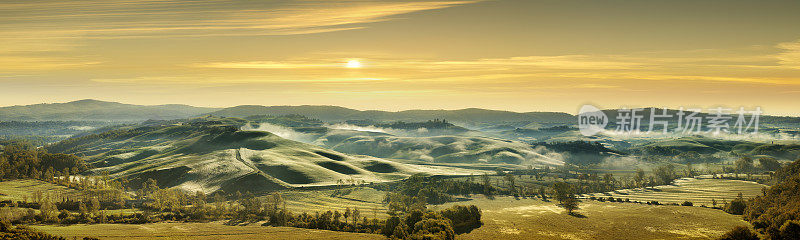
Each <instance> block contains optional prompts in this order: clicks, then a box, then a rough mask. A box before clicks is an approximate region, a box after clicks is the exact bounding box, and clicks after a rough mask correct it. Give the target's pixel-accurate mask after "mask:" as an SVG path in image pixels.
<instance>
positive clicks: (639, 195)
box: [583, 177, 766, 207]
mask: <svg viewBox="0 0 800 240" xmlns="http://www.w3.org/2000/svg"><path fill="white" fill-rule="evenodd" d="M763 187H766V185H762V184H759V183H755V182H748V181H741V180H727V179H712V178H707V177H706V178H702V177H701V178H682V179H678V180H675V182H673V184H672V185H665V186H656V187H652V188H637V189H623V190H617V191H613V192H607V193H594V194H584V195H583V197H591V196H595V197H614V198H623V199H625V198H628V199H630V200H631V201H641V202H646V201H658V202H659V203H682V202H684V201H690V202H692V203H694V205H696V206H700V205H706V206H709V207H710V206H712V201H711V200H712V199H714V200H716V201H717V206H720V205H721V204H722V203H723V201H731V200H733V199H734V198H736V196H737V195H738V194H739V193H742V195H743V196H744V197H745V198H750V197H755V196H758V195H760V194H761V188H763Z"/></svg>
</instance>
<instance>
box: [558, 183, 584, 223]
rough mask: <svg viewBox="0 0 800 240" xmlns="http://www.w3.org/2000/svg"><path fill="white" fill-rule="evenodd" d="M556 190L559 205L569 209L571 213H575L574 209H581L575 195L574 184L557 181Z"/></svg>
mask: <svg viewBox="0 0 800 240" xmlns="http://www.w3.org/2000/svg"><path fill="white" fill-rule="evenodd" d="M553 188H554V189H555V192H556V201H558V206H559V207H562V208H564V209H566V210H567V213H568V214H569V215H574V211H575V210H577V209H579V208H578V203H579V200H578V198H577V197H575V190H574V188H573V186H572V185H571V184H569V183H565V182H557V183H555V184H554V185H553Z"/></svg>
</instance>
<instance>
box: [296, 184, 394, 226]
mask: <svg viewBox="0 0 800 240" xmlns="http://www.w3.org/2000/svg"><path fill="white" fill-rule="evenodd" d="M332 193H333V191H332V190H321V191H286V192H282V194H283V197H284V198H285V199H286V209H288V210H289V211H291V212H294V213H295V214H297V213H302V212H307V213H309V214H313V213H314V212H315V211H320V212H325V211H328V210H331V211H334V210H338V211H339V212H344V211H345V209H346V208H348V207H349V208H351V209H353V208H354V207H357V208H358V209H359V211H361V216H363V217H367V218H381V219H384V218H387V217H388V216H389V215H387V214H386V210H387V209H386V207H385V206H383V204H382V203H381V202H380V200H382V199H383V194H384V193H383V192H380V191H375V190H373V189H360V190H356V191H354V192H352V193H351V194H348V195H346V196H342V197H332V196H331V194H332ZM379 199H380V200H379Z"/></svg>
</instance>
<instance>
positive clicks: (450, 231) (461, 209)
mask: <svg viewBox="0 0 800 240" xmlns="http://www.w3.org/2000/svg"><path fill="white" fill-rule="evenodd" d="M481 225H483V223H482V222H481V212H480V210H479V209H478V207H476V206H475V205H470V206H458V205H456V206H454V207H452V208H448V209H445V210H442V211H428V210H423V209H415V210H412V211H410V212H405V213H402V214H398V215H394V216H391V217H390V218H389V219H387V220H386V221H385V223H384V225H383V228H382V229H381V234H383V235H385V236H387V237H389V238H392V239H441V240H452V239H455V235H456V234H461V233H467V232H470V231H472V229H475V228H478V227H480V226H481Z"/></svg>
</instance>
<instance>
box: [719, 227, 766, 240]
mask: <svg viewBox="0 0 800 240" xmlns="http://www.w3.org/2000/svg"><path fill="white" fill-rule="evenodd" d="M719 240H759V239H758V235H756V233H754V232H753V230H750V228H748V227H744V226H738V227H735V228H733V230H731V231H730V232H727V233H725V235H722V237H720V238H719Z"/></svg>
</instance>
